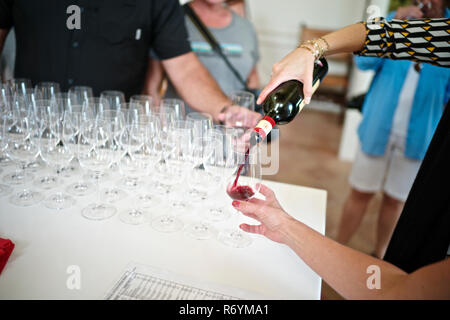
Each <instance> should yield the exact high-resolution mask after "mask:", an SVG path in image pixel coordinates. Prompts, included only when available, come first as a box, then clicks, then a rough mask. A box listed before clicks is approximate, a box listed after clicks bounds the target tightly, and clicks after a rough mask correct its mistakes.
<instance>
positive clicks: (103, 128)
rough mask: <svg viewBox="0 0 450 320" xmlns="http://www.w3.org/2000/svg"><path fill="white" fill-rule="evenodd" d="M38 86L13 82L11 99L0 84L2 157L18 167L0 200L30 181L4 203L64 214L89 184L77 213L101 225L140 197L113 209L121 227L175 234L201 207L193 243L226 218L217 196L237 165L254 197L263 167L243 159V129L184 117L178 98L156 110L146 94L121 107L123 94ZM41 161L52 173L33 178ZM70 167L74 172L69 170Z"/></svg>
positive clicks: (236, 240) (239, 239)
mask: <svg viewBox="0 0 450 320" xmlns="http://www.w3.org/2000/svg"><path fill="white" fill-rule="evenodd" d="M44 87H45V86H44V85H41V86H40V87H39V88H40V89H39V90H38V89H37V88H38V86H36V88H35V90H34V91H33V90H29V89H30V88H29V87H27V85H23V84H20V83H16V84H15V87H14V88H13V89H11V88H10V91H9V92H10V93H11V92H14V93H13V94H8V90H6V89H5V87H4V86H2V91H1V93H2V98H1V99H0V116H1V118H0V119H1V122H0V125H1V127H0V129H1V131H0V152H1V155H2V156H4V157H5V159H8V160H10V161H11V160H12V161H14V162H15V163H17V164H18V165H19V167H18V169H17V170H15V171H14V172H13V173H9V174H7V175H5V176H3V179H2V181H3V183H2V184H1V185H0V195H1V194H2V193H5V194H6V193H7V192H10V190H11V188H10V187H9V186H10V185H25V183H26V182H29V181H31V180H34V183H33V184H31V186H29V185H27V187H23V188H22V190H21V191H20V192H17V193H15V194H13V195H12V196H11V197H10V201H11V202H12V203H13V204H15V205H20V206H29V205H33V204H36V203H38V202H41V201H42V203H43V204H44V205H45V206H46V207H48V208H51V209H58V210H62V209H66V208H70V207H72V206H74V205H75V204H76V202H77V200H76V199H77V198H79V197H82V196H86V195H89V194H91V195H92V194H93V191H94V190H95V188H94V186H95V187H96V197H95V198H96V199H95V200H94V201H93V202H92V203H90V204H89V205H87V206H85V207H84V208H83V209H82V211H81V214H82V216H83V217H85V218H87V219H91V220H104V219H108V218H110V217H112V216H114V215H115V214H116V213H118V211H119V210H118V207H117V206H116V205H115V203H119V201H120V200H121V199H123V198H124V195H125V194H126V193H127V191H131V193H132V194H136V200H137V201H134V202H133V204H132V206H130V207H129V208H126V209H124V210H121V211H120V212H119V218H120V220H121V221H123V222H124V223H128V224H142V223H146V222H149V223H150V225H151V226H152V227H153V228H154V229H155V230H157V231H160V232H176V231H180V230H182V229H183V228H184V227H185V225H184V223H183V219H182V218H181V216H182V215H183V214H186V212H188V211H194V212H200V211H205V210H206V211H207V214H206V215H199V216H198V217H195V219H194V222H193V223H191V224H189V225H187V226H186V228H184V229H185V230H186V232H187V233H188V234H189V235H190V236H192V237H194V238H196V239H209V238H211V237H213V236H214V232H215V230H214V228H213V224H214V223H215V222H219V221H223V220H225V219H227V218H228V217H229V215H230V210H229V208H227V207H225V206H223V205H218V204H217V201H216V199H217V197H216V196H217V195H218V194H219V195H225V193H224V192H223V191H224V190H226V189H227V188H226V185H227V184H230V183H234V184H236V183H235V181H236V179H235V176H236V172H237V169H238V168H239V167H240V165H241V164H244V165H245V168H244V169H243V170H241V172H242V174H241V176H242V178H241V180H239V182H240V183H243V184H244V187H248V188H249V189H250V190H253V191H252V193H247V194H246V197H247V198H246V199H242V200H248V199H250V198H251V197H253V196H254V195H255V194H256V193H257V191H258V190H257V182H258V181H259V179H260V178H261V173H260V169H257V168H258V165H260V164H259V160H258V159H256V160H257V161H256V162H255V161H254V160H255V159H254V158H255V156H254V155H253V153H252V154H251V156H250V157H246V156H245V151H243V150H245V148H243V147H242V137H243V135H244V130H243V129H237V128H228V127H225V126H221V125H215V124H214V123H213V121H212V117H211V116H210V115H208V114H204V113H196V112H193V113H189V114H187V115H186V114H185V110H184V104H183V102H182V101H181V100H175V99H174V100H166V101H164V100H163V101H162V102H161V105H160V106H158V107H155V106H153V105H152V102H151V98H150V97H148V96H142V95H141V96H134V97H131V99H130V102H128V103H126V102H125V100H124V98H123V97H121V94H120V92H114V91H108V92H105V93H104V94H103V96H101V97H98V98H97V97H93V96H92V91H90V90H88V89H89V88H88V87H76V88H72V89H71V90H70V91H69V92H68V93H61V92H58V90H57V89H56V88H57V86H53V87H52V86H50V85H47V86H46V88H47V87H48V88H50V87H52V89H45V90H44V89H43V88H44ZM43 97H47V98H48V97H50V98H49V99H45V98H43ZM257 157H258V156H256V158H257ZM249 158H250V159H249ZM37 159H42V161H43V162H44V163H45V165H46V166H47V168H51V169H52V170H50V171H48V170H47V171H46V173H45V174H43V173H44V171H43V170H39V171H37V173H39V175H38V177H37V178H36V179H35V177H34V173H36V172H33V171H32V170H30V164H32V163H33V162H36V161H37ZM250 160H251V161H250ZM72 165H73V166H75V167H77V165H79V169H74V170H73V171H70V170H69V169H68V168H70V166H72ZM255 168H256V169H255ZM41 169H42V168H41ZM76 170H77V171H76ZM66 171H67V172H66ZM71 173H72V176H71V178H72V183H71V184H70V185H67V186H65V187H64V188H63V183H62V181H63V180H64V177H65V174H68V175H69V176H70V174H71ZM80 173H85V174H84V175H81V174H80ZM111 173H113V174H111ZM118 175H120V181H119V183H118V184H117V185H113V184H110V183H108V186H107V188H106V189H104V190H102V189H101V184H102V182H109V181H111V180H112V179H113V178H116V177H118ZM245 176H247V177H245ZM74 178H75V182H73V180H74ZM55 185H58V186H60V187H58V191H56V192H53V193H52V194H51V195H50V196H48V197H45V196H44V194H45V192H46V191H47V190H50V189H52V188H54V186H55ZM33 188H34V189H36V190H33ZM247 190H248V189H247ZM155 199H158V200H159V201H158V202H159V204H162V205H163V206H164V207H165V209H167V210H165V211H166V212H165V213H164V214H162V215H158V216H156V217H154V219H151V221H149V219H150V216H151V214H149V210H148V209H149V208H150V207H151V205H149V203H153V204H154V203H155ZM222 201H226V200H225V199H222ZM234 216H235V217H237V216H238V215H234ZM220 239H222V241H223V242H224V243H226V244H228V245H232V246H236V247H240V246H245V245H248V242H249V239H248V237H246V236H245V235H244V234H243V233H242V232H240V231H238V230H231V231H230V232H229V233H228V234H227V233H224V232H222V234H221V237H220Z"/></svg>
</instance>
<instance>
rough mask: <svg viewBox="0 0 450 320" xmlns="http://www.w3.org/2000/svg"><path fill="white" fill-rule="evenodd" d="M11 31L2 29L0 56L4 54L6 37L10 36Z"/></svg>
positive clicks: (0, 34) (0, 33)
mask: <svg viewBox="0 0 450 320" xmlns="http://www.w3.org/2000/svg"><path fill="white" fill-rule="evenodd" d="M8 33H9V29H0V55H1V53H2V52H3V46H4V45H5V40H6V37H7V36H8Z"/></svg>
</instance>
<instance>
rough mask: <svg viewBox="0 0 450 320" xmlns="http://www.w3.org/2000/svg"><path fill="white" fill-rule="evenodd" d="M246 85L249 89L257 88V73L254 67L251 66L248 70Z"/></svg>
mask: <svg viewBox="0 0 450 320" xmlns="http://www.w3.org/2000/svg"><path fill="white" fill-rule="evenodd" d="M247 87H249V88H250V89H258V88H259V75H258V70H257V69H256V67H253V69H252V71H250V75H249V76H248V79H247Z"/></svg>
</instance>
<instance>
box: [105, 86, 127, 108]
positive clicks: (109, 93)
mask: <svg viewBox="0 0 450 320" xmlns="http://www.w3.org/2000/svg"><path fill="white" fill-rule="evenodd" d="M100 98H103V99H106V101H108V104H109V107H110V108H111V109H115V110H121V109H122V110H123V109H124V108H123V104H125V103H126V100H125V94H124V93H123V92H121V91H117V90H105V91H102V92H101V93H100Z"/></svg>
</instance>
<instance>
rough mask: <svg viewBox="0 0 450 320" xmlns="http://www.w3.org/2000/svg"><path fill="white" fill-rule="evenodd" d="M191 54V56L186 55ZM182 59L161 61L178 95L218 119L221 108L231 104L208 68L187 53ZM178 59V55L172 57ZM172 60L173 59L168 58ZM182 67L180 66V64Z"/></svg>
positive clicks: (197, 108) (215, 119) (200, 110)
mask: <svg viewBox="0 0 450 320" xmlns="http://www.w3.org/2000/svg"><path fill="white" fill-rule="evenodd" d="M187 55H193V56H187ZM184 56H187V57H183V58H185V59H184V60H178V61H176V63H173V62H174V61H169V60H165V61H163V65H164V68H165V69H166V72H167V74H168V76H169V78H170V80H171V81H172V84H173V85H174V86H175V88H176V90H177V92H178V93H179V94H180V96H181V97H182V98H183V99H184V100H185V101H186V102H187V103H188V104H189V105H190V106H192V107H193V108H194V109H196V110H198V111H199V112H206V113H209V114H210V115H212V117H213V119H214V121H218V119H219V113H220V112H221V110H222V109H223V108H224V107H225V106H227V105H230V104H231V101H230V99H229V98H228V97H227V96H226V95H225V94H224V93H223V92H222V90H221V89H220V87H219V86H218V84H217V83H216V81H215V80H214V78H213V77H212V76H211V74H210V73H209V72H208V70H207V69H206V68H205V67H204V66H203V65H202V64H201V62H200V61H199V60H198V59H197V57H195V55H194V53H188V54H186V55H184ZM174 59H180V57H177V58H174ZM170 60H173V59H170ZM179 63H181V65H182V67H180V64H179Z"/></svg>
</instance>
